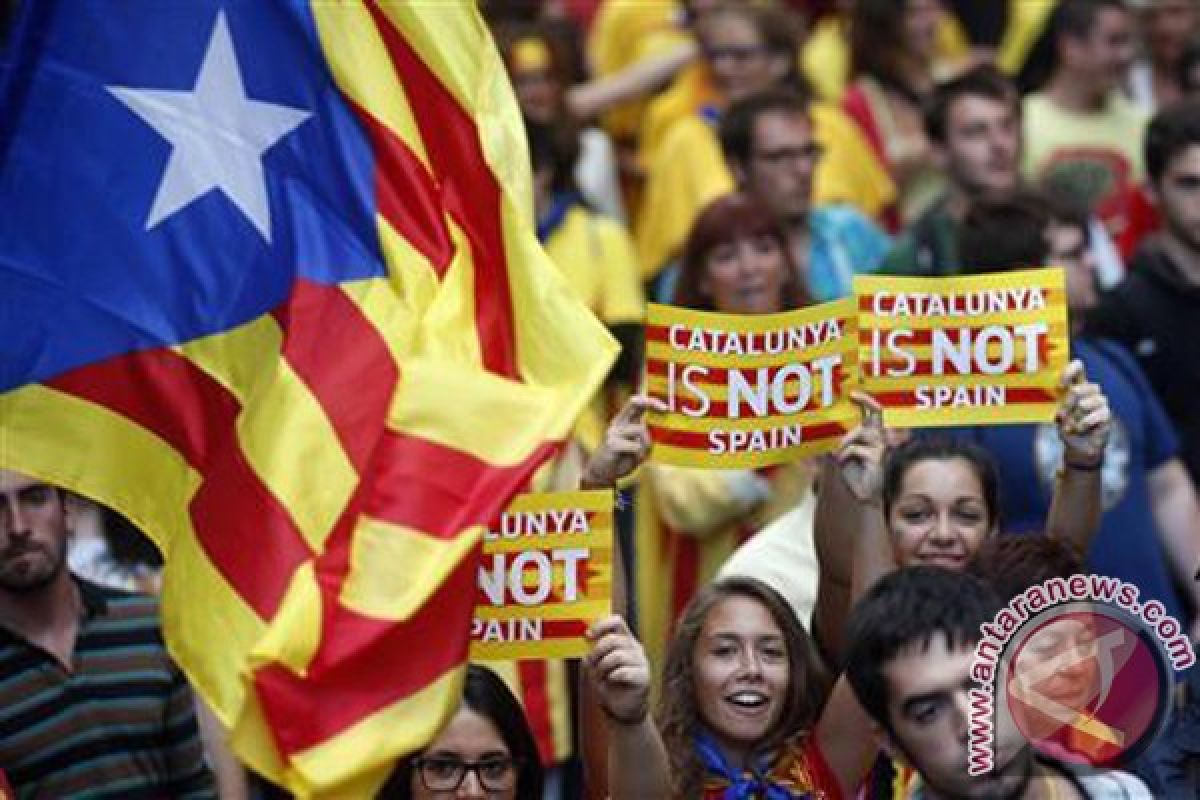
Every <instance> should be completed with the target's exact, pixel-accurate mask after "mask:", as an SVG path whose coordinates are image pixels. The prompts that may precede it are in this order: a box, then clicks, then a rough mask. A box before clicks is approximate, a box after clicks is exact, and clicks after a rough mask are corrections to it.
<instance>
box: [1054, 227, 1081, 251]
mask: <svg viewBox="0 0 1200 800" xmlns="http://www.w3.org/2000/svg"><path fill="white" fill-rule="evenodd" d="M1046 237H1047V238H1048V239H1049V240H1050V245H1051V246H1052V247H1054V248H1055V249H1059V250H1062V249H1069V248H1071V247H1074V246H1075V245H1077V244H1079V243H1080V242H1081V241H1082V240H1084V239H1085V238H1087V237H1086V235H1085V233H1084V230H1083V228H1081V227H1079V226H1078V225H1073V224H1071V223H1065V222H1051V223H1050V225H1049V227H1047V228H1046Z"/></svg>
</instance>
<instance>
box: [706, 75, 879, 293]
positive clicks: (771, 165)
mask: <svg viewBox="0 0 1200 800" xmlns="http://www.w3.org/2000/svg"><path fill="white" fill-rule="evenodd" d="M719 137H720V140H721V150H722V152H723V153H724V155H725V161H726V163H727V164H728V165H729V167H730V169H731V170H732V172H733V175H734V178H735V179H736V180H737V184H738V188H740V189H742V190H744V191H748V192H751V193H752V194H755V195H757V196H758V197H759V198H761V199H762V200H763V202H764V203H765V204H766V206H767V207H768V208H770V209H771V212H772V213H773V214H774V215H775V217H776V218H777V219H778V220H779V222H780V223H781V224H782V225H783V227H784V229H785V230H786V231H787V233H788V237H789V240H790V242H791V245H792V255H793V257H794V259H795V262H796V265H797V268H798V269H799V271H800V278H801V279H802V282H803V285H804V287H805V288H806V289H807V290H808V294H809V296H810V297H812V298H813V299H814V300H816V301H817V302H823V301H826V300H833V299H835V298H838V297H842V296H844V295H846V294H848V293H849V292H850V289H851V282H852V280H853V277H854V275H855V274H856V273H864V272H874V271H875V270H876V269H877V268H878V266H879V262H880V260H881V259H882V258H883V255H884V253H886V252H887V249H888V247H889V246H890V241H889V240H888V237H887V235H886V234H884V233H883V231H881V230H880V229H879V228H878V227H877V226H876V225H875V224H874V223H873V222H871V221H870V220H869V219H867V217H866V216H864V215H863V214H862V213H861V212H860V211H858V210H857V209H856V208H854V207H853V206H850V205H845V204H840V203H839V204H830V205H824V206H814V205H813V178H814V176H815V174H816V169H817V165H818V163H819V162H820V160H821V156H822V154H823V152H824V148H823V147H822V145H821V144H820V143H818V142H817V140H816V138H815V133H814V127H813V120H812V117H811V115H810V112H809V104H808V103H807V101H806V100H805V99H804V98H802V97H800V96H798V95H797V94H795V93H793V92H790V91H787V90H772V91H766V92H762V93H759V94H755V95H751V96H750V97H747V98H745V99H744V100H741V101H739V102H737V103H735V104H734V105H733V106H732V107H731V108H730V109H729V110H728V111H726V112H725V114H724V116H722V118H721V123H720V128H719Z"/></svg>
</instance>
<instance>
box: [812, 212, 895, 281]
mask: <svg viewBox="0 0 1200 800" xmlns="http://www.w3.org/2000/svg"><path fill="white" fill-rule="evenodd" d="M808 227H809V231H810V234H811V239H810V241H809V246H808V281H807V287H808V293H809V295H810V296H811V297H812V299H813V300H814V301H816V302H818V303H825V302H828V301H829V300H836V299H838V298H839V297H845V296H846V295H848V294H850V290H851V289H852V288H853V281H854V276H855V275H862V274H869V273H873V272H877V271H878V270H879V265H880V264H881V263H883V257H884V256H885V255H887V253H888V251H889V250H890V249H891V246H892V242H891V239H889V238H888V236H887V234H885V233H884V232H883V231H881V230H880V229H879V227H878V226H876V225H875V223H873V222H871V220H869V219H867V217H866V216H864V215H863V214H862V212H860V211H859V210H858V209H856V208H854V207H853V206H848V205H829V206H820V207H819V208H814V209H813V210H812V212H811V213H810V214H809V216H808Z"/></svg>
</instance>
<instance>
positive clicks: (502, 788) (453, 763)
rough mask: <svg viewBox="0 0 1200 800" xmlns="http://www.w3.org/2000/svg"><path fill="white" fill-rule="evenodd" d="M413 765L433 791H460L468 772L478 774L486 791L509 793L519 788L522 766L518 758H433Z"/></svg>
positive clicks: (423, 781)
mask: <svg viewBox="0 0 1200 800" xmlns="http://www.w3.org/2000/svg"><path fill="white" fill-rule="evenodd" d="M413 763H414V764H415V765H416V768H417V772H418V773H419V774H420V776H421V783H423V784H424V785H425V788H426V789H428V790H429V791H431V792H453V791H456V790H457V789H458V787H459V786H461V785H462V782H463V780H465V779H466V777H467V773H468V772H474V773H475V777H476V778H477V779H478V780H479V785H480V786H482V787H483V789H484V791H488V792H507V791H508V790H510V789H512V788H514V787H515V786H516V785H517V767H518V766H519V765H518V763H517V760H516V759H514V758H485V759H483V760H482V761H462V760H460V759H457V758H449V757H445V756H431V757H422V758H418V759H416V760H415V761H414V762H413Z"/></svg>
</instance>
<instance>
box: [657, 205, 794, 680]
mask: <svg viewBox="0 0 1200 800" xmlns="http://www.w3.org/2000/svg"><path fill="white" fill-rule="evenodd" d="M676 297H677V301H678V304H679V305H681V306H687V307H691V308H698V309H702V310H716V311H720V312H723V313H727V314H765V313H772V312H777V311H782V310H785V309H789V308H797V307H800V306H803V305H806V304H807V303H808V298H807V295H806V294H805V293H804V290H803V288H802V286H801V283H800V279H799V276H798V274H797V272H796V269H795V266H794V264H793V262H792V256H791V253H790V252H789V250H788V243H787V237H786V235H785V234H784V232H783V230H782V229H781V228H780V227H779V226H778V224H777V223H776V222H775V219H774V217H773V216H772V215H771V213H770V211H769V210H767V208H766V207H765V206H764V205H763V204H762V203H761V202H760V201H759V200H757V199H756V198H755V197H753V196H752V195H748V194H744V193H735V194H730V195H726V196H724V197H721V198H719V199H717V200H715V201H714V202H713V203H712V204H710V205H709V206H708V208H707V209H705V210H704V211H703V212H702V213H701V214H700V216H699V217H697V219H696V223H695V225H694V226H693V228H692V231H691V232H690V235H689V237H688V242H687V246H686V248H685V250H684V256H683V260H682V270H681V274H680V278H679V285H678V293H677V295H676ZM811 491H812V469H811V468H810V467H809V466H808V465H807V464H806V463H792V464H785V465H782V466H779V467H774V468H769V469H759V470H752V469H745V470H705V469H693V468H686V467H671V466H666V465H662V464H648V465H646V467H645V468H644V469H643V471H642V474H641V480H640V483H639V486H638V497H637V505H636V513H637V533H636V538H637V547H636V553H637V564H636V579H635V584H634V585H635V587H636V592H637V608H638V619H639V633H640V637H641V639H642V642H643V643H644V644H645V646H646V651H647V654H648V655H649V657H650V661H651V664H652V665H654V666H655V674H661V666H662V663H663V662H662V658H663V655H664V653H665V648H666V644H667V641H668V639H669V636H670V631H671V628H672V627H673V625H674V622H675V619H676V618H677V616H678V615H679V613H680V612H682V610H683V609H684V608H685V607H686V606H687V603H688V601H690V600H691V598H692V595H693V594H694V593H695V592H696V590H697V589H698V588H700V587H701V586H703V585H704V584H705V583H707V582H708V581H709V580H710V579H712V577H713V576H714V575H715V574H716V572H717V569H718V568H719V567H720V566H721V564H722V563H723V562H724V561H725V560H726V559H727V558H728V557H729V556H730V555H731V554H732V553H733V551H734V550H735V549H736V548H737V547H738V545H740V544H742V543H743V542H744V541H746V540H747V539H748V538H749V537H751V536H753V535H754V534H755V533H756V532H757V531H758V530H759V529H760V528H762V527H763V526H764V525H766V524H767V523H769V522H772V521H773V520H775V519H776V518H778V517H779V516H781V515H782V514H784V513H786V512H787V511H789V510H791V509H793V508H794V507H796V505H797V504H799V503H800V502H801V501H802V500H803V498H804V497H805V495H806V494H808V493H810V492H811ZM799 519H801V520H802V519H803V518H799ZM797 535H798V536H801V535H803V532H802V531H801V532H798V534H797Z"/></svg>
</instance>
